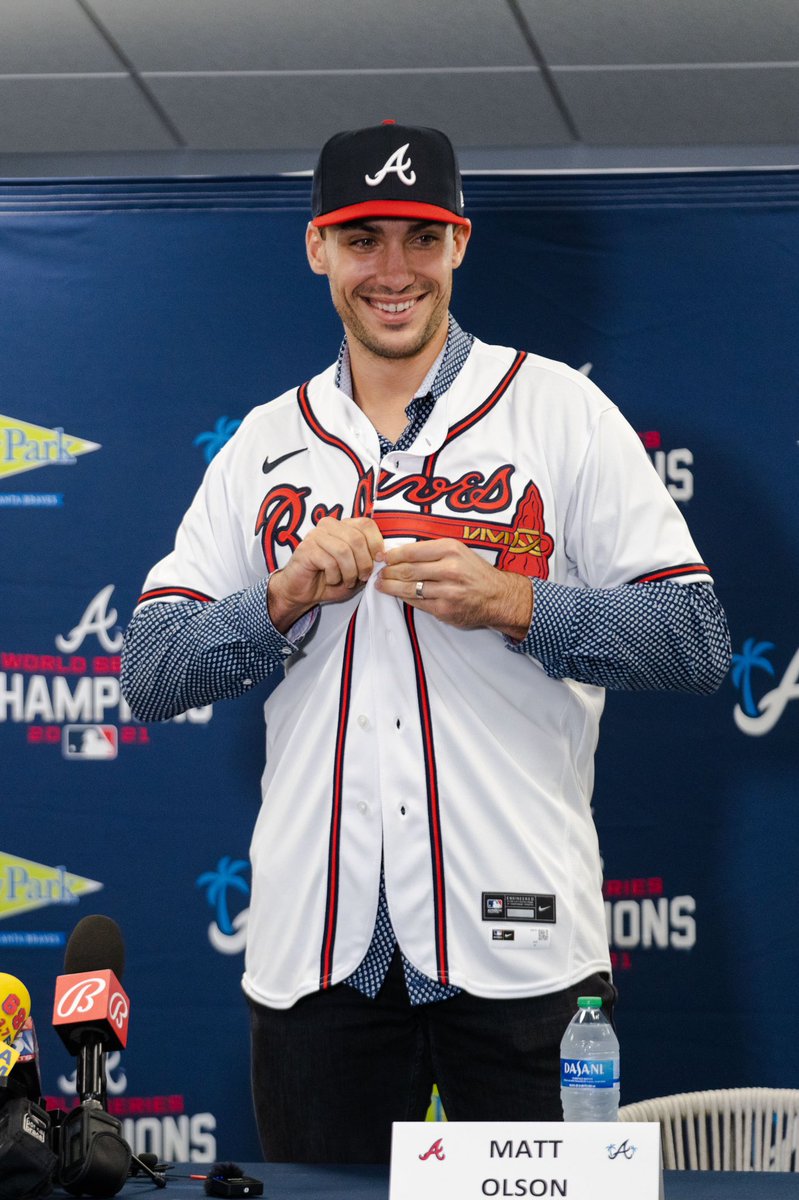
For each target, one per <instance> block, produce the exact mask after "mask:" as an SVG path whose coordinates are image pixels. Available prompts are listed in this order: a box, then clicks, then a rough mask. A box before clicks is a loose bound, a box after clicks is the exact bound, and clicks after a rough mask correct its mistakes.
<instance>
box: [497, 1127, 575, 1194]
mask: <svg viewBox="0 0 799 1200" xmlns="http://www.w3.org/2000/svg"><path fill="white" fill-rule="evenodd" d="M562 1145H563V1141H562V1140H561V1139H560V1138H531V1139H530V1140H529V1141H528V1140H525V1139H522V1140H521V1141H518V1142H515V1141H512V1140H511V1139H508V1140H507V1141H505V1142H498V1141H495V1140H494V1139H493V1138H492V1139H491V1143H490V1147H489V1157H490V1158H510V1159H516V1158H531V1159H556V1158H557V1157H558V1152H559V1150H560V1147H561V1146H562ZM480 1191H481V1192H482V1194H483V1195H484V1196H566V1195H568V1181H567V1180H566V1179H540V1178H538V1179H507V1178H488V1179H484V1180H483V1181H482V1183H481V1185H480Z"/></svg>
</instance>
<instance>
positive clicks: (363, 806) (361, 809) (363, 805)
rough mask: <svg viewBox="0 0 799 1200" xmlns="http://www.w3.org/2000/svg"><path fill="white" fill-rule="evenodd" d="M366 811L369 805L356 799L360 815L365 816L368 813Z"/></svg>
mask: <svg viewBox="0 0 799 1200" xmlns="http://www.w3.org/2000/svg"><path fill="white" fill-rule="evenodd" d="M368 811H369V805H368V804H367V803H366V801H365V800H359V801H358V812H359V813H360V814H361V816H362V817H365V816H366V814H367V813H368Z"/></svg>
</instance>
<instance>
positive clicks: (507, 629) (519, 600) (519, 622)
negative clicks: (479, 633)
mask: <svg viewBox="0 0 799 1200" xmlns="http://www.w3.org/2000/svg"><path fill="white" fill-rule="evenodd" d="M502 574H503V575H504V577H505V579H504V582H505V589H504V591H505V597H504V599H503V600H502V601H501V602H500V603H501V608H500V612H499V615H498V619H497V620H496V621H495V622H493V623H492V628H493V629H496V630H497V632H498V633H501V634H502V635H503V636H504V637H506V638H509V639H510V641H512V642H522V641H524V639H525V638H526V637H527V634H528V633H529V632H530V625H531V624H532V620H533V587H532V580H531V579H529V578H528V577H527V576H526V575H516V574H514V573H512V572H509V571H506V572H502Z"/></svg>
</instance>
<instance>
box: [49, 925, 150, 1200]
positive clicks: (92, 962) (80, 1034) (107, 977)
mask: <svg viewBox="0 0 799 1200" xmlns="http://www.w3.org/2000/svg"><path fill="white" fill-rule="evenodd" d="M124 969H125V946H124V942H123V940H122V933H121V932H120V929H119V926H118V925H117V923H116V921H112V920H111V918H110V917H103V916H99V915H93V916H89V917H84V918H83V920H82V921H79V922H78V924H77V925H76V926H75V928H74V929H73V931H72V934H71V935H70V938H69V941H68V942H67V948H66V953H65V955H64V970H65V972H66V973H65V974H64V975H59V976H58V978H57V979H56V990H55V1001H54V1004H53V1026H54V1028H55V1029H56V1032H57V1033H58V1035H59V1037H60V1038H61V1040H62V1041H63V1043H64V1045H65V1046H66V1048H67V1049H68V1050H69V1051H70V1053H72V1054H74V1055H76V1057H77V1060H78V1061H77V1092H78V1096H79V1097H80V1103H79V1105H78V1107H77V1108H74V1109H72V1111H71V1112H69V1113H68V1114H67V1115H66V1116H65V1117H64V1119H63V1121H62V1122H61V1125H60V1127H59V1131H58V1182H59V1183H60V1184H61V1186H62V1187H63V1188H65V1189H66V1191H68V1192H70V1193H71V1194H72V1195H74V1196H81V1195H88V1196H98V1197H99V1196H103V1197H107V1196H115V1195H116V1194H117V1192H118V1191H120V1190H121V1188H122V1187H123V1186H124V1183H125V1180H126V1179H127V1177H128V1171H129V1169H130V1163H131V1150H130V1146H128V1144H127V1142H126V1141H125V1140H124V1139H123V1138H122V1136H121V1132H120V1131H121V1129H122V1124H121V1122H120V1121H118V1120H117V1119H116V1117H112V1116H110V1115H109V1114H108V1113H107V1112H105V1102H106V1074H105V1055H106V1050H108V1049H113V1050H122V1049H124V1047H125V1046H126V1045H127V1040H128V1020H129V1016H130V1001H129V1000H128V997H127V995H126V993H125V991H124V989H123V987H122V984H121V983H120V982H119V977H120V976H121V975H122V973H123V972H124Z"/></svg>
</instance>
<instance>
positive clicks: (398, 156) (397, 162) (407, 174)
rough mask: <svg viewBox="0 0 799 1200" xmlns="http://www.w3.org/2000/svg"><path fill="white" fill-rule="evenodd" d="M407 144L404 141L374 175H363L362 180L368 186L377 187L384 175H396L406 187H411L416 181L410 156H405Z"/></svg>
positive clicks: (408, 143) (408, 144)
mask: <svg viewBox="0 0 799 1200" xmlns="http://www.w3.org/2000/svg"><path fill="white" fill-rule="evenodd" d="M409 146H410V142H406V143H405V145H404V146H400V148H399V150H395V151H394V153H393V154H392V155H391V157H390V158H387V159H386V161H385V162H384V163H383V166H382V167H381V168H380V170H379V171H378V172H377V174H376V175H364V180H365V182H366V183H368V184H369V187H377V185H378V184H379V183H382V182H383V180H384V179H385V177H386V175H396V176H397V178H398V179H400V180H402V182H403V183H404V184H406V185H407V186H408V187H413V185H414V184H415V183H416V172H415V171H414V170H412V169H411V160H410V158H407V159H406V158H405V153H406V151H407V149H408V147H409Z"/></svg>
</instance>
